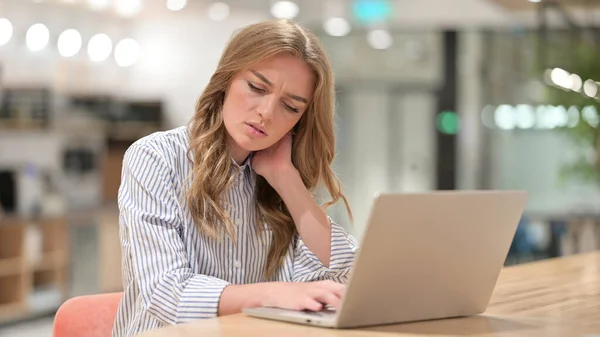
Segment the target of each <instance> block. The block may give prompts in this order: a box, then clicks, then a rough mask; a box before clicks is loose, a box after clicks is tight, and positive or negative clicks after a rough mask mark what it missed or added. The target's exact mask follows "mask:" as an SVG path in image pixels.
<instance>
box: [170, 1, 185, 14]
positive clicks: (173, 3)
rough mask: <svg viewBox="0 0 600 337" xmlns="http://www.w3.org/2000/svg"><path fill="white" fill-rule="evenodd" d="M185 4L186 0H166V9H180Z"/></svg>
mask: <svg viewBox="0 0 600 337" xmlns="http://www.w3.org/2000/svg"><path fill="white" fill-rule="evenodd" d="M186 4H187V0H167V9H169V10H171V11H174V12H176V11H180V10H182V9H183V8H184V7H185V5H186Z"/></svg>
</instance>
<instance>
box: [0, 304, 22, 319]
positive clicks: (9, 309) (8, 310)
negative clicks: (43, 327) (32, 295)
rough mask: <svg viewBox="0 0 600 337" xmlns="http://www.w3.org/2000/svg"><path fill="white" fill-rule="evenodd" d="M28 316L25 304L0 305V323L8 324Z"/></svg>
mask: <svg viewBox="0 0 600 337" xmlns="http://www.w3.org/2000/svg"><path fill="white" fill-rule="evenodd" d="M27 316H28V310H27V306H26V305H25V302H22V303H11V304H0V323H9V322H11V321H14V320H18V319H23V318H25V317H27Z"/></svg>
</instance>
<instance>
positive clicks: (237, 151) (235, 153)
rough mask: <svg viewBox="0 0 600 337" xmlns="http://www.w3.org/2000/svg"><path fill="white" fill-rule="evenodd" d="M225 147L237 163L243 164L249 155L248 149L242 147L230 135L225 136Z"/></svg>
mask: <svg viewBox="0 0 600 337" xmlns="http://www.w3.org/2000/svg"><path fill="white" fill-rule="evenodd" d="M227 147H228V148H229V154H230V155H231V157H232V158H233V160H235V162H236V163H237V164H238V165H242V164H244V162H245V161H246V159H248V156H249V155H250V151H247V150H244V149H242V148H241V147H240V146H239V145H237V143H236V142H235V141H234V140H233V139H232V138H231V137H228V138H227Z"/></svg>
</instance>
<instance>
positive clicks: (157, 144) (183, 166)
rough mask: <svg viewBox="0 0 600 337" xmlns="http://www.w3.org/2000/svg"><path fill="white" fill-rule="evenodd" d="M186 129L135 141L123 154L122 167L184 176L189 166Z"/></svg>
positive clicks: (183, 127)
mask: <svg viewBox="0 0 600 337" xmlns="http://www.w3.org/2000/svg"><path fill="white" fill-rule="evenodd" d="M188 147H189V137H188V130H187V127H185V126H181V127H178V128H175V129H171V130H166V131H158V132H154V133H152V134H149V135H147V136H145V137H142V138H140V139H138V140H137V141H135V142H134V143H133V144H132V145H131V146H130V147H129V148H128V149H127V151H126V152H125V157H124V159H123V161H124V162H123V165H127V166H129V167H131V168H132V169H134V168H139V169H142V170H144V168H146V169H148V168H150V167H152V168H153V170H159V171H161V172H162V173H163V174H165V173H169V174H170V175H174V176H175V177H177V176H179V175H182V174H185V172H187V171H188V170H189V166H190V165H191V164H190V162H189V159H188V157H187V151H188Z"/></svg>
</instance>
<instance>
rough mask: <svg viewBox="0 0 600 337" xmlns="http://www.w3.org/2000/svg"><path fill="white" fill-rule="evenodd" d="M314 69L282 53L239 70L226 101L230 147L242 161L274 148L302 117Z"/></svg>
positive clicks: (224, 105) (239, 161)
mask: <svg viewBox="0 0 600 337" xmlns="http://www.w3.org/2000/svg"><path fill="white" fill-rule="evenodd" d="M314 82H315V78H314V75H313V72H312V71H311V68H310V67H309V66H308V65H307V64H306V63H305V62H304V61H302V60H300V59H298V58H297V57H294V56H292V55H287V54H284V55H279V56H275V57H273V58H271V59H269V60H266V61H264V62H262V63H259V64H257V65H256V66H254V67H252V68H250V69H248V70H245V71H241V72H239V73H238V74H237V75H236V76H235V77H234V78H233V79H232V81H231V84H230V86H229V89H228V92H227V95H226V97H225V102H224V104H223V121H224V123H225V128H226V129H227V132H228V134H229V137H228V138H229V139H228V141H229V148H230V151H231V154H232V156H233V158H234V160H236V161H237V162H238V163H241V162H242V161H243V160H244V159H246V157H247V156H248V155H249V154H250V152H253V151H260V150H263V149H266V148H268V147H270V146H271V145H273V144H275V143H276V142H277V141H278V140H280V139H281V138H282V137H283V136H284V135H285V134H286V133H288V132H289V131H290V130H291V129H292V128H293V127H294V125H296V123H297V122H298V121H299V120H300V117H302V115H303V114H304V113H305V111H306V109H307V108H308V104H309V102H310V101H311V100H312V95H313V91H314Z"/></svg>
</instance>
